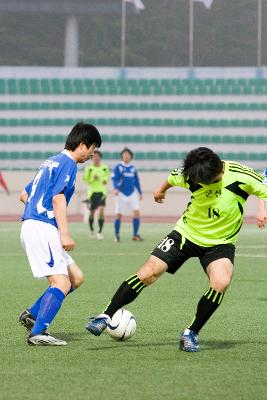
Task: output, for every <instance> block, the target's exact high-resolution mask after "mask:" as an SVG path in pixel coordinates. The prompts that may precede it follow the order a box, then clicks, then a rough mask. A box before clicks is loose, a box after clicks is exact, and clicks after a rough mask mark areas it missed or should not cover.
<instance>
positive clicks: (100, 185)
mask: <svg viewBox="0 0 267 400" xmlns="http://www.w3.org/2000/svg"><path fill="white" fill-rule="evenodd" d="M108 179H109V168H108V166H107V165H105V164H100V165H99V167H97V166H95V165H94V164H91V165H88V167H86V168H85V170H84V176H83V180H84V181H85V182H86V183H88V185H89V188H88V198H90V197H91V196H92V194H93V193H95V192H100V193H103V194H104V195H105V196H106V195H107V182H108Z"/></svg>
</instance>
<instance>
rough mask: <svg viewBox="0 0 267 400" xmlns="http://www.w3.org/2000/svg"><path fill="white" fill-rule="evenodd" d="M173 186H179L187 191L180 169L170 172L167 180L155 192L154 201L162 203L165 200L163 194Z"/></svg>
mask: <svg viewBox="0 0 267 400" xmlns="http://www.w3.org/2000/svg"><path fill="white" fill-rule="evenodd" d="M173 186H179V187H183V188H187V189H188V184H187V183H186V181H185V179H184V176H183V170H182V169H181V168H180V169H179V170H178V169H174V170H172V171H171V173H170V175H169V177H168V179H167V180H166V181H165V182H163V183H162V185H161V186H160V187H159V188H158V189H156V190H155V192H154V199H155V201H156V202H157V203H163V202H164V199H165V194H166V192H167V190H169V189H170V188H171V187H173Z"/></svg>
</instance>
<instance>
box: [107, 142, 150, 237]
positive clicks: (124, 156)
mask: <svg viewBox="0 0 267 400" xmlns="http://www.w3.org/2000/svg"><path fill="white" fill-rule="evenodd" d="M120 155H121V160H122V161H121V162H120V163H119V164H117V165H116V166H115V168H114V169H113V176H112V182H113V187H114V193H115V196H116V197H115V221H114V229H115V241H116V242H119V241H120V227H121V216H122V214H123V211H124V208H125V207H126V206H128V207H129V208H130V209H131V210H132V211H133V238H132V239H133V240H135V241H142V240H143V239H142V238H141V236H140V235H139V227H140V211H139V210H140V206H139V200H142V190H141V186H140V182H139V177H138V173H137V169H136V168H135V167H134V166H133V165H132V164H131V161H132V159H133V152H132V151H131V150H130V149H128V148H127V147H125V148H124V149H123V150H122V151H121V153H120ZM136 191H137V192H138V194H137V192H136ZM138 195H139V198H138Z"/></svg>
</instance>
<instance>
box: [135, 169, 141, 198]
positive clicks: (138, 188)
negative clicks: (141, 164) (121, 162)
mask: <svg viewBox="0 0 267 400" xmlns="http://www.w3.org/2000/svg"><path fill="white" fill-rule="evenodd" d="M134 183H135V187H136V189H137V190H138V192H139V194H142V189H141V185H140V180H139V176H138V172H137V170H135V174H134Z"/></svg>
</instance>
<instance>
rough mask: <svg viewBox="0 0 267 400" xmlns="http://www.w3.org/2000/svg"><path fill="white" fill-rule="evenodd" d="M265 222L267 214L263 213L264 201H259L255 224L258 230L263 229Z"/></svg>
mask: <svg viewBox="0 0 267 400" xmlns="http://www.w3.org/2000/svg"><path fill="white" fill-rule="evenodd" d="M265 221H267V213H266V211H265V203H264V200H259V205H258V213H257V224H258V227H259V228H261V229H262V228H264V226H265V224H264V223H265Z"/></svg>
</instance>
